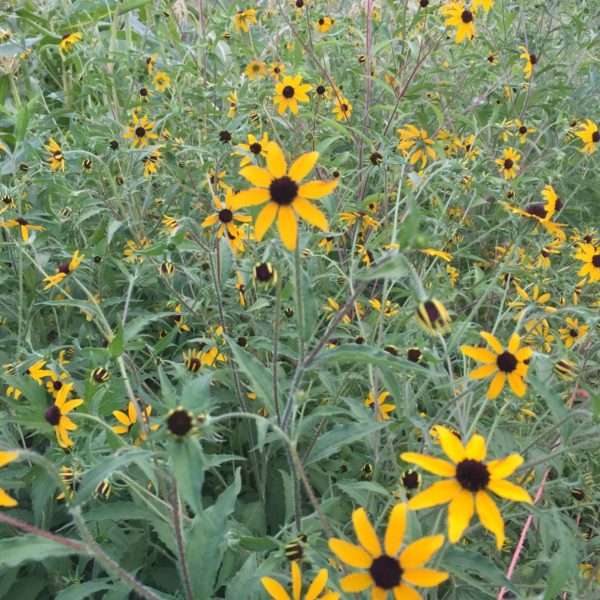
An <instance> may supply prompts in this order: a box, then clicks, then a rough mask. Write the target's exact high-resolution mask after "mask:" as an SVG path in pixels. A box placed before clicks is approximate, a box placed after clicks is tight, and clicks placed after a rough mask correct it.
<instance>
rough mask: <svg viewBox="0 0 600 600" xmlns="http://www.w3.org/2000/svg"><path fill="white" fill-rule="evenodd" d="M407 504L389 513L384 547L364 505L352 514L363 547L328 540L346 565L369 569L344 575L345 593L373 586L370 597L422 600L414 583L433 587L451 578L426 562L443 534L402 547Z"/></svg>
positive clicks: (336, 540) (398, 505)
mask: <svg viewBox="0 0 600 600" xmlns="http://www.w3.org/2000/svg"><path fill="white" fill-rule="evenodd" d="M406 513H407V509H406V504H396V506H394V508H393V509H392V511H391V513H390V517H389V520H388V525H387V530H386V532H385V536H384V542H383V548H382V547H381V544H380V542H379V538H378V537H377V534H376V533H375V530H374V529H373V526H372V525H371V523H370V521H369V517H368V516H367V513H366V511H365V509H364V508H358V509H356V510H355V511H354V512H353V513H352V524H353V525H354V531H355V533H356V537H357V538H358V541H359V544H360V546H357V545H355V544H351V543H349V542H346V541H345V540H341V539H338V538H331V539H330V540H329V549H330V550H331V551H332V552H333V553H334V554H335V555H336V556H337V558H339V560H341V561H342V562H344V563H346V564H347V565H349V566H351V567H354V568H358V569H366V571H363V572H360V573H352V574H350V575H345V576H344V577H342V579H341V580H340V586H341V588H342V590H343V591H344V592H346V593H350V592H354V593H356V592H362V591H364V590H367V589H369V588H372V591H371V594H370V598H372V599H373V600H385V599H386V598H387V597H388V593H393V594H394V598H396V599H398V600H400V599H402V600H423V599H422V596H421V594H419V593H418V592H417V591H416V590H415V589H414V588H413V587H412V586H419V587H421V586H422V587H428V588H429V587H434V586H437V585H439V584H440V583H442V582H443V581H446V579H448V573H446V572H445V571H436V570H434V569H428V568H425V567H424V566H423V565H424V564H425V563H426V562H427V561H428V560H430V559H431V557H432V556H433V555H434V554H435V553H436V552H437V551H438V550H439V549H440V548H441V547H442V544H443V543H444V536H443V535H432V536H428V537H424V538H421V539H419V540H416V541H415V542H413V543H412V544H409V545H408V546H406V548H404V550H402V551H400V550H401V547H402V542H403V541H404V534H405V531H406Z"/></svg>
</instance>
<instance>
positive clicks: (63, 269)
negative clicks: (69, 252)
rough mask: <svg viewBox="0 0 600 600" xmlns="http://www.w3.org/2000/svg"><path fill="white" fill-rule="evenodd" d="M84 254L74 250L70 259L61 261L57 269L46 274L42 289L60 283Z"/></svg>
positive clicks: (73, 269) (76, 265)
mask: <svg viewBox="0 0 600 600" xmlns="http://www.w3.org/2000/svg"><path fill="white" fill-rule="evenodd" d="M84 258H85V256H83V255H82V254H80V253H79V250H75V253H74V254H73V256H72V257H71V260H68V261H66V262H63V263H61V264H60V265H59V266H58V271H57V272H56V273H55V274H54V275H48V276H46V277H44V283H45V284H46V285H45V286H44V290H48V289H50V288H52V287H54V286H55V285H58V284H59V283H62V282H63V280H64V279H66V277H67V276H68V275H70V274H71V273H72V272H73V271H75V269H77V267H79V265H80V264H81V262H82V261H83V259H84Z"/></svg>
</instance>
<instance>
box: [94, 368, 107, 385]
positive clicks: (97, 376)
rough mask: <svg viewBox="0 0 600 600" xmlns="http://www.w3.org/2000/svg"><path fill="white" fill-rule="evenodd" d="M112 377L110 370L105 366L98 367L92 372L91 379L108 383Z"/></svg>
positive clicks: (95, 381) (99, 382)
mask: <svg viewBox="0 0 600 600" xmlns="http://www.w3.org/2000/svg"><path fill="white" fill-rule="evenodd" d="M109 379H110V371H109V370H108V369H105V368H104V367H96V368H95V369H93V370H92V372H91V373H90V381H93V382H94V383H98V384H101V383H106V382H107V381H108V380H109Z"/></svg>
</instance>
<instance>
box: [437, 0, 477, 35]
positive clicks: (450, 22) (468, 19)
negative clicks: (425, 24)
mask: <svg viewBox="0 0 600 600" xmlns="http://www.w3.org/2000/svg"><path fill="white" fill-rule="evenodd" d="M440 13H441V14H442V16H443V17H444V18H445V19H446V23H445V25H446V27H454V28H455V29H456V35H455V38H454V41H455V42H456V43H457V44H460V43H462V42H463V41H464V40H469V41H470V40H472V39H473V38H474V37H475V14H474V11H473V10H469V9H468V8H467V7H466V6H465V3H464V2H449V3H448V4H444V5H442V6H441V7H440Z"/></svg>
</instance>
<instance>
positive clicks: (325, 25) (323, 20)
mask: <svg viewBox="0 0 600 600" xmlns="http://www.w3.org/2000/svg"><path fill="white" fill-rule="evenodd" d="M334 23H335V20H334V19H332V18H331V17H319V19H318V20H317V22H316V23H315V28H316V30H317V31H318V32H319V33H327V32H328V31H329V30H330V29H331V28H332V27H333V24H334Z"/></svg>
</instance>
